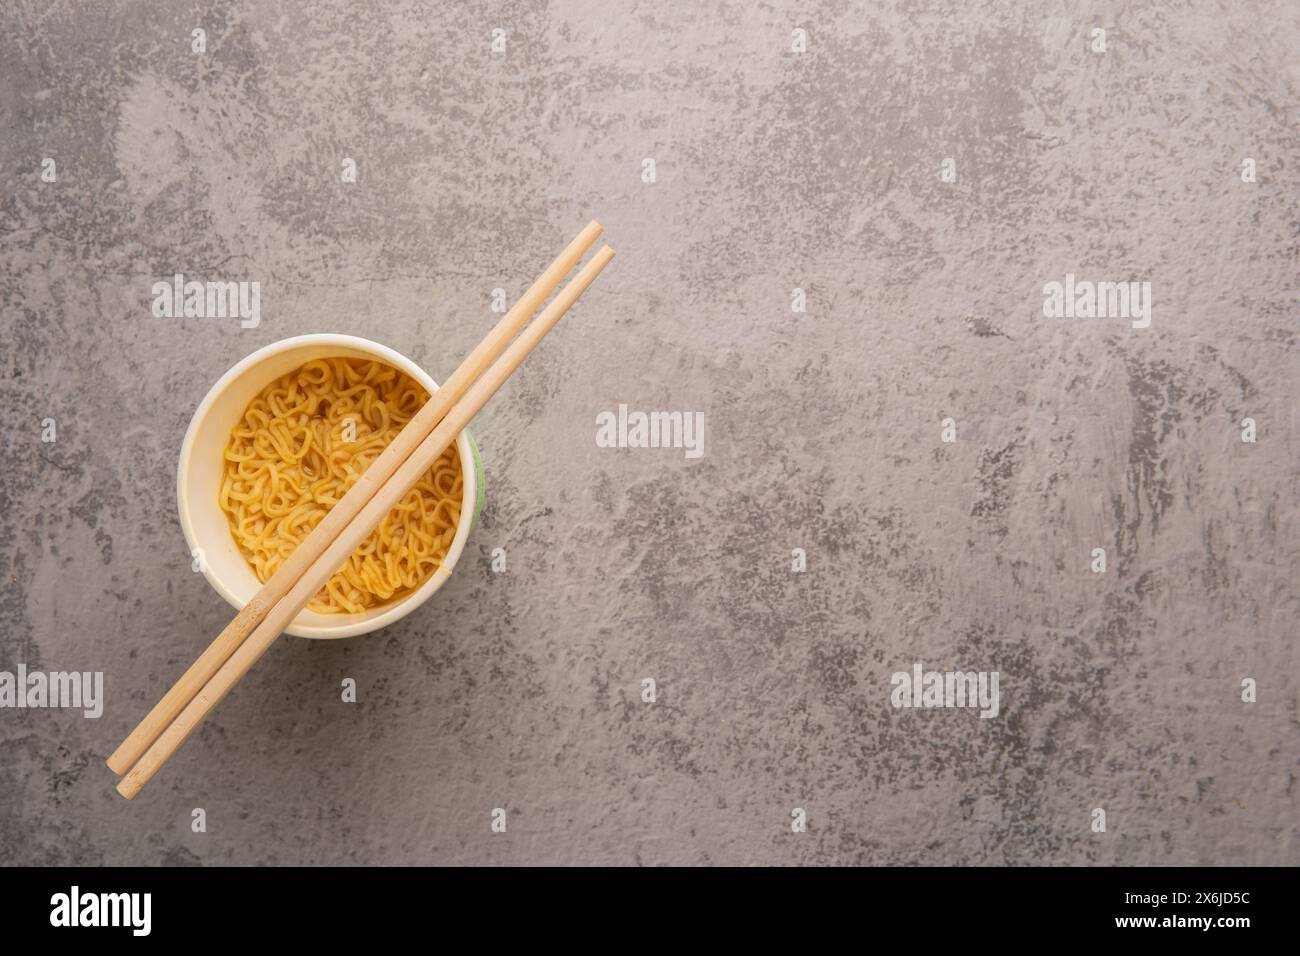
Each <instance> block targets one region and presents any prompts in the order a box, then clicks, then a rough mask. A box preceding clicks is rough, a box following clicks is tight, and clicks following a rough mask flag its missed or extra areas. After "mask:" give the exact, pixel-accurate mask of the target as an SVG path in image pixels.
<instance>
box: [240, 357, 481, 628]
mask: <svg viewBox="0 0 1300 956" xmlns="http://www.w3.org/2000/svg"><path fill="white" fill-rule="evenodd" d="M428 397H429V396H428V393H427V392H426V391H425V390H424V388H423V387H421V385H420V384H419V383H418V382H416V381H415V380H414V379H412V378H411V377H410V376H408V375H405V374H403V373H402V372H399V371H398V370H397V369H395V368H393V367H392V366H391V365H385V364H383V363H382V362H374V361H369V360H364V359H350V358H331V359H317V360H316V361H313V362H308V363H307V364H306V365H304V366H302V367H301V368H299V369H298V370H296V371H293V372H290V373H288V374H287V375H282V376H281V377H280V378H278V379H276V380H275V381H274V382H272V383H271V384H270V385H268V386H267V387H266V388H264V389H262V391H261V392H260V393H259V394H258V395H257V397H256V398H254V399H253V400H252V402H250V403H249V405H248V408H247V409H246V410H245V412H244V415H243V418H241V419H240V421H239V423H238V424H236V425H235V427H234V429H233V430H232V431H231V433H230V441H229V443H228V444H227V446H226V451H225V461H224V463H223V474H222V481H221V492H220V496H219V501H220V504H221V509H222V511H224V512H225V513H226V518H227V519H228V520H229V522H230V533H231V535H232V536H233V537H234V539H235V543H236V544H237V545H238V546H239V550H240V552H241V553H242V554H243V555H244V557H245V558H246V559H247V561H248V563H249V564H250V565H251V566H252V568H253V570H254V571H255V572H256V574H257V577H258V579H259V580H261V581H267V580H268V579H269V578H270V577H271V575H272V574H274V573H275V571H276V569H277V568H278V567H279V566H280V564H281V562H283V561H284V560H285V558H287V557H288V556H289V555H290V554H291V553H292V552H293V549H294V548H296V547H297V546H298V545H299V543H300V542H301V541H302V540H303V539H304V538H305V537H306V536H307V534H308V533H309V532H310V531H311V530H312V528H314V527H316V525H317V524H318V523H319V522H320V520H321V519H322V518H323V517H325V514H326V512H328V511H329V509H330V508H331V507H333V506H334V505H335V504H337V503H338V501H339V500H340V499H341V498H342V497H343V495H344V494H345V493H346V492H347V490H348V489H349V488H351V487H352V485H353V484H355V483H356V480H357V478H359V477H360V475H361V473H362V472H363V471H365V470H366V468H367V467H368V466H369V465H370V463H371V462H372V461H374V459H375V458H376V457H378V455H379V453H380V452H381V451H383V450H384V448H385V447H386V446H387V445H388V443H389V442H391V441H392V440H393V439H394V438H395V437H396V436H397V433H398V432H399V431H401V429H402V426H403V425H405V424H406V422H407V421H408V420H409V419H410V418H411V416H412V415H414V414H415V413H416V412H417V411H418V410H419V409H420V407H421V406H422V405H423V404H424V403H425V401H427V400H428ZM348 439H353V440H351V441H349V440H348ZM461 491H462V475H461V468H460V455H459V453H458V452H457V450H456V445H455V444H452V445H451V446H450V447H449V448H448V449H447V450H446V451H444V452H443V453H442V455H441V456H440V457H439V458H438V461H437V462H436V463H435V464H434V466H433V467H432V468H431V469H429V471H428V472H427V473H426V474H425V475H424V476H423V477H422V478H421V479H420V481H419V483H418V484H416V486H415V487H414V488H412V489H411V490H410V491H409V492H408V493H407V494H406V496H405V497H403V498H402V500H401V501H400V502H398V503H397V505H395V506H394V507H393V510H392V511H390V512H389V513H388V515H387V516H386V517H385V518H384V520H383V521H382V522H381V523H380V525H379V527H378V528H376V529H375V530H374V531H373V532H371V534H370V535H369V536H368V537H367V538H366V540H365V541H363V542H362V544H361V546H360V547H359V548H357V550H356V551H355V552H353V554H352V557H350V558H349V559H348V561H347V563H346V564H345V565H344V566H343V567H342V568H340V569H339V571H338V572H337V573H336V574H335V575H334V576H333V577H331V578H330V579H329V582H328V583H327V584H326V585H325V587H324V588H322V589H321V591H320V592H319V593H318V594H317V595H316V596H315V597H314V598H313V599H312V600H311V602H310V603H309V604H308V605H307V607H308V609H309V610H312V611H319V612H322V613H326V614H330V613H334V614H349V613H356V612H358V611H364V610H367V609H368V608H373V607H378V606H379V605H381V604H386V603H388V602H389V601H392V600H394V599H397V598H401V597H403V596H405V595H406V594H409V593H410V592H412V591H414V590H415V589H416V588H418V587H419V586H420V585H422V584H423V583H424V582H425V581H427V580H428V579H429V577H430V576H431V575H432V574H433V573H434V571H436V570H437V569H438V568H439V567H440V566H441V565H442V561H443V559H444V558H445V557H446V556H447V549H448V548H450V547H451V542H452V539H453V538H455V536H456V524H457V522H458V520H459V519H460V504H461Z"/></svg>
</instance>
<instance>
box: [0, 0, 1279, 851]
mask: <svg viewBox="0 0 1300 956" xmlns="http://www.w3.org/2000/svg"><path fill="white" fill-rule="evenodd" d="M360 10H361V6H360V5H356V4H352V3H348V2H345V0H321V2H318V0H310V2H288V3H280V2H276V3H271V2H249V3H238V2H226V3H214V4H188V3H181V4H171V5H167V4H160V5H157V6H152V5H149V4H144V3H134V2H128V0H104V2H100V3H94V4H77V3H70V2H54V0H11V2H8V3H6V4H5V5H4V7H3V10H2V11H0V26H2V27H3V29H0V80H2V81H3V82H0V120H2V122H3V128H4V135H3V138H2V139H0V169H3V173H4V186H5V188H4V191H3V194H2V195H0V229H2V230H3V246H2V248H0V316H2V318H3V354H2V355H0V399H2V407H3V423H4V424H3V451H4V458H3V466H2V467H3V473H2V475H0V478H2V480H0V535H2V538H0V591H2V594H0V670H9V671H12V670H14V669H15V668H16V667H17V665H18V664H20V663H22V664H25V665H26V666H28V667H29V668H38V667H39V668H45V669H49V670H73V669H75V670H85V671H103V672H104V674H105V680H106V687H107V690H106V694H107V704H106V708H105V712H104V715H103V716H102V717H101V718H100V719H98V720H91V719H84V718H82V717H81V716H80V715H79V714H75V713H73V712H71V711H68V710H48V709H47V710H17V709H4V710H0V863H6V864H13V863H40V864H53V863H73V862H77V863H106V864H109V863H114V864H115V863H166V864H288V863H310V864H342V863H367V864H371V863H399V864H417V863H451V864H468V863H506V864H530V863H592V864H637V863H640V864H910V863H931V864H1004V863H1015V864H1063V863H1072V864H1159V863H1166V864H1189V865H1190V864H1270V865H1277V864H1292V865H1294V864H1296V863H1298V862H1300V844H1298V843H1297V832H1296V831H1297V819H1298V814H1297V788H1296V786H1295V778H1296V772H1297V757H1298V756H1300V747H1298V746H1297V744H1298V742H1300V736H1298V734H1297V731H1298V730H1300V726H1298V724H1297V720H1298V716H1300V715H1298V693H1300V690H1298V688H1297V680H1296V674H1297V671H1296V660H1295V654H1294V650H1293V647H1294V641H1295V634H1296V630H1295V627H1296V626H1295V622H1296V619H1297V613H1298V612H1300V600H1298V599H1297V587H1296V581H1295V569H1296V566H1297V563H1298V559H1300V544H1298V538H1297V533H1296V532H1297V528H1296V520H1297V511H1296V500H1297V490H1300V489H1298V483H1297V479H1296V467H1295V466H1296V461H1297V446H1296V426H1297V416H1296V410H1295V409H1296V406H1295V385H1296V380H1297V347H1296V346H1297V341H1296V308H1295V292H1296V289H1295V266H1296V232H1297V230H1296V214H1295V210H1296V207H1295V198H1296V167H1295V161H1296V155H1297V154H1296V145H1297V143H1296V136H1295V128H1296V127H1295V123H1296V105H1297V102H1298V100H1297V76H1296V69H1295V63H1296V61H1295V50H1296V49H1297V46H1298V45H1300V22H1298V14H1297V8H1296V6H1295V4H1293V3H1260V2H1246V3H1237V4H1211V3H1190V4H1170V3H1156V4H1147V3H1128V2H1102V3H1098V4H1093V5H1080V4H1068V3H1046V4H1044V3H1023V4H1021V3H1013V2H1007V0H1003V2H996V3H985V4H971V5H966V4H954V3H942V2H895V3H885V4H875V5H870V6H868V5H858V4H848V3H842V2H828V3H823V4H820V5H818V4H802V3H801V4H793V3H785V2H773V3H763V4H756V5H748V4H741V3H716V2H714V3H703V4H693V3H692V4H649V3H635V4H633V3H628V4H619V3H613V4H606V3H596V2H577V0H556V2H552V3H540V2H507V3H504V4H498V3H481V2H472V3H463V4H462V3H455V4H452V3H446V4H440V5H436V6H434V5H429V6H425V5H421V4H416V3H399V4H382V3H381V4H375V5H373V7H372V6H371V5H366V9H365V12H359V11H360ZM1095 27H1101V28H1104V29H1105V30H1106V35H1105V39H1106V49H1105V51H1104V52H1095V51H1094V50H1093V49H1092V46H1093V44H1094V40H1093V38H1092V30H1093V29H1094V28H1095ZM194 28H202V29H204V30H205V31H206V37H207V49H206V52H205V53H203V54H197V53H195V52H193V51H192V49H191V31H192V30H193V29H194ZM496 28H500V29H504V30H505V31H507V32H506V49H505V51H504V52H502V53H494V52H493V50H492V49H491V43H492V35H493V33H492V31H493V30H494V29H496ZM795 28H803V29H806V30H807V33H808V49H807V52H806V53H802V54H800V53H795V52H792V50H791V44H792V30H793V29H795ZM348 157H351V158H353V159H354V160H355V161H356V163H357V169H358V176H357V181H356V182H355V183H345V182H342V178H341V173H340V170H341V166H342V162H343V160H344V159H345V158H348ZM46 158H51V159H53V160H54V161H55V172H56V176H57V180H56V181H55V182H45V181H43V180H42V178H41V172H42V168H43V165H42V163H43V160H44V159H46ZM646 158H653V159H654V160H655V167H656V173H657V178H656V181H655V182H653V183H647V182H644V181H643V178H642V170H643V160H644V159H646ZM947 158H952V159H953V160H954V161H955V172H956V179H955V181H953V182H945V181H944V180H943V178H942V176H941V171H942V168H943V163H944V160H945V159H947ZM1246 158H1250V159H1253V160H1254V161H1255V165H1256V177H1255V180H1256V181H1255V182H1243V180H1242V169H1243V165H1242V164H1243V161H1244V160H1245V159H1246ZM593 216H595V217H599V218H600V219H601V220H602V221H603V222H604V223H605V225H606V227H607V232H608V238H609V241H610V242H611V244H612V245H614V246H615V247H616V248H617V250H618V252H619V258H618V259H617V260H616V261H615V263H614V265H613V266H612V267H611V269H610V270H607V272H606V274H605V276H604V277H602V279H601V280H600V281H599V283H598V284H597V286H596V287H595V288H593V290H592V291H591V292H590V294H589V295H588V296H587V297H586V298H585V299H584V301H583V303H582V305H581V306H580V307H579V308H578V309H577V310H576V311H575V312H574V313H573V314H572V315H571V316H570V317H569V318H568V319H566V320H565V322H564V324H562V325H561V327H560V328H559V329H558V330H557V331H556V333H555V334H554V335H553V336H552V337H551V339H550V340H548V342H547V343H546V344H545V346H544V348H543V349H542V350H541V352H540V353H539V354H537V355H536V356H535V357H534V358H533V359H532V360H530V362H529V363H528V364H527V366H526V367H525V368H524V369H523V370H522V371H521V372H520V374H519V375H518V377H517V378H516V379H515V380H513V381H512V382H511V383H510V384H509V385H508V387H507V388H506V389H505V390H504V391H503V392H502V394H501V395H499V396H498V397H497V399H496V400H495V401H494V402H493V403H492V404H491V405H490V407H489V408H488V409H486V410H485V411H484V413H483V414H482V415H481V417H480V418H479V419H478V420H477V422H476V426H475V427H476V433H477V435H478V437H479V439H480V440H481V443H482V446H483V450H484V455H485V460H486V467H487V475H488V482H489V488H488V499H487V500H488V504H487V510H486V513H485V515H484V520H483V521H482V523H481V524H480V526H479V528H478V530H477V531H476V533H475V536H474V538H473V539H472V541H471V546H470V549H469V551H468V552H467V554H466V559H465V561H464V564H463V566H462V567H460V568H459V569H458V571H457V572H456V574H455V575H454V577H453V580H452V582H451V583H450V584H449V586H448V587H447V588H446V589H445V590H443V591H442V592H441V593H440V595H439V596H438V597H437V598H436V599H435V600H434V601H433V602H431V603H430V604H429V605H427V606H426V607H425V608H423V609H422V610H421V611H420V612H419V613H417V614H416V615H414V616H412V617H410V618H408V619H407V620H406V621H404V622H403V623H402V624H400V625H399V626H394V627H391V628H389V629H387V630H385V631H382V632H379V633H377V634H374V635H371V636H369V637H365V638H358V639H353V640H348V641H344V642H339V643H319V642H311V641H306V640H300V639H296V638H284V639H282V640H281V641H280V642H279V643H278V644H277V645H276V646H275V647H274V648H273V649H272V651H271V652H270V653H269V654H268V655H267V657H266V658H264V659H263V661H262V662H260V663H259V664H258V666H257V667H256V668H255V670H254V671H253V672H252V674H250V675H249V677H248V678H247V679H246V680H245V681H244V682H243V683H242V684H241V685H240V686H239V687H238V688H237V690H236V691H235V692H234V693H233V694H232V695H231V697H230V698H228V699H227V700H226V701H225V702H224V703H223V704H222V705H221V706H220V708H219V709H218V711H217V712H216V713H215V714H214V716H213V717H212V718H211V719H210V720H209V721H208V722H207V723H206V725H204V726H203V727H202V729H201V730H200V731H199V732H198V733H197V734H196V735H195V737H194V738H193V739H191V740H190V741H189V743H188V744H187V745H186V746H185V748H184V749H183V751H182V752H181V754H180V755H179V756H178V757H177V759H176V760H174V761H173V763H172V764H171V765H169V766H168V767H167V768H166V769H165V771H164V772H163V774H162V775H160V776H159V778H158V779H157V780H156V781H155V782H154V783H153V784H152V785H151V786H150V787H149V789H147V790H146V792H145V793H144V794H143V795H142V796H141V798H140V799H139V800H138V801H136V802H135V803H131V804H128V803H126V802H125V801H123V800H121V799H120V798H119V797H118V796H117V795H116V794H115V793H114V791H113V783H114V780H113V778H112V776H111V774H110V773H109V772H108V771H107V770H106V768H105V767H104V766H103V763H102V761H103V758H104V757H105V755H107V754H108V753H109V752H110V751H111V750H112V749H113V747H114V746H116V744H117V743H118V742H119V741H120V740H121V738H122V737H123V735H124V734H125V733H126V732H127V731H128V730H129V729H130V728H131V726H133V724H134V722H135V721H136V720H138V719H139V718H140V717H141V716H142V715H143V713H144V712H145V711H146V710H147V709H148V707H149V706H150V705H151V704H152V703H153V702H154V701H155V700H156V699H157V697H158V696H159V695H160V694H161V692H162V691H163V690H164V689H165V687H166V686H168V684H169V682H170V681H172V680H173V679H174V678H175V677H176V676H177V675H178V674H179V672H180V671H181V670H182V669H183V667H184V666H185V665H186V664H187V663H188V662H189V661H190V660H192V659H193V657H194V656H195V655H196V653H197V652H198V650H199V649H200V648H201V647H202V646H204V645H205V644H206V642H207V641H208V640H209V639H210V638H211V637H212V636H213V635H214V634H215V633H216V632H217V631H218V630H219V629H220V628H221V626H222V625H223V624H224V623H225V622H226V621H227V619H228V617H229V614H230V611H229V609H228V608H227V606H226V605H225V604H224V602H223V601H222V600H221V599H220V598H219V597H218V596H217V595H216V594H215V593H214V592H213V591H212V590H211V589H210V588H209V586H208V585H207V584H206V583H205V581H204V579H203V578H202V576H200V575H197V574H194V573H192V572H191V570H190V566H189V556H188V555H187V553H186V551H185V546H184V541H183V539H182V536H181V532H180V528H179V525H178V521H177V517H176V510H175V503H174V498H173V475H174V470H175V466H176V459H177V453H178V450H179V446H180V442H181V439H182V436H183V433H184V429H185V426H186V423H187V422H188V420H189V417H190V415H191V413H192V412H193V410H194V407H195V405H196V403H197V402H198V400H199V399H200V398H201V396H202V395H203V394H204V392H205V391H206V390H207V389H208V387H209V386H210V385H211V384H212V382H213V381H214V380H215V379H216V378H217V377H218V376H219V375H221V373H222V372H224V371H225V370H226V369H227V368H228V367H229V366H230V365H231V364H233V363H234V362H235V361H237V360H238V359H239V358H241V357H242V356H244V355H245V354H247V353H248V352H250V351H252V350H254V349H256V348H258V347H260V346H262V345H264V344H266V343H269V342H272V341H275V340H277V339H280V338H283V337H286V336H290V335H295V334H300V333H306V332H314V331H339V332H348V333H355V334H360V335H364V336H367V337H370V338H373V339H376V340H378V341H381V342H384V343H386V344H388V345H391V346H393V347H395V348H397V349H399V350H401V351H404V352H405V353H407V354H409V355H411V356H412V357H413V358H415V359H416V360H417V361H419V362H421V363H422V364H423V365H424V366H425V367H426V368H428V369H429V370H430V372H431V373H432V374H433V375H434V376H435V377H444V376H445V375H446V374H447V372H448V370H449V369H451V368H452V367H454V365H455V363H456V362H457V361H458V359H459V357H460V356H462V355H463V354H464V353H465V352H466V351H467V350H468V349H469V348H470V347H471V346H472V344H473V343H474V342H476V341H477V340H478V338H479V337H480V336H481V335H482V334H484V332H485V331H486V330H487V329H488V328H489V327H490V325H491V324H492V322H493V321H494V318H495V316H494V315H493V313H492V312H491V311H490V301H491V295H492V290H493V289H494V288H497V287H501V288H504V289H505V290H506V291H507V292H508V293H509V294H510V295H511V296H512V297H513V296H514V295H517V294H518V293H519V292H520V291H521V290H522V289H523V287H524V286H525V285H526V283H527V282H528V281H530V280H531V278H532V277H533V276H534V275H536V273H537V272H538V271H539V270H540V269H541V267H542V266H543V265H544V264H545V262H546V261H548V259H549V258H550V257H551V256H552V255H554V254H555V252H556V251H557V250H558V249H559V248H560V247H561V246H562V245H563V244H564V243H565V242H566V241H567V240H568V238H569V237H570V236H572V235H573V234H574V233H575V232H576V231H577V229H578V228H579V227H580V226H581V224H582V223H583V222H585V221H586V220H587V219H588V218H590V217H593ZM176 271H181V272H184V273H185V274H186V275H187V276H189V277H192V278H198V279H201V280H206V279H222V280H249V281H258V282H260V283H261V289H262V321H261V324H260V326H259V327H257V328H255V329H248V330H241V329H240V328H239V327H238V323H236V322H234V321H231V320H223V319H193V318H191V319H185V318H180V319H165V318H164V319H159V318H155V317H153V316H152V315H151V313H150V302H151V295H150V286H151V284H152V283H153V282H154V281H155V280H157V279H162V278H166V277H169V276H171V275H172V274H173V273H174V272H176ZM1067 273H1073V274H1075V275H1077V276H1078V277H1080V278H1087V279H1091V280H1110V281H1127V280H1135V281H1137V280H1145V281H1150V282H1151V284H1152V301H1153V306H1154V308H1153V313H1152V323H1151V327H1150V328H1148V329H1144V330H1142V329H1134V328H1132V327H1131V324H1130V323H1129V322H1128V321H1125V320H1123V319H1095V320H1070V319H1049V318H1045V317H1044V316H1043V301H1044V295H1043V291H1042V290H1043V286H1044V284H1045V283H1048V282H1052V281H1064V277H1065V275H1066V274H1067ZM795 288H802V289H804V290H805V291H806V296H807V311H806V313H803V314H797V313H794V312H792V309H791V301H792V299H791V297H792V290H794V289H795ZM621 402H622V403H627V404H628V405H629V406H630V407H631V408H633V409H642V410H662V411H671V410H682V411H700V412H703V413H704V415H705V421H706V445H705V454H704V456H703V457H702V458H700V459H698V460H688V459H686V458H685V456H684V455H683V454H682V453H681V452H680V451H676V450H668V449H646V450H617V449H602V448H597V447H596V443H595V432H596V428H595V417H596V415H597V414H598V413H599V412H601V411H605V410H615V409H617V407H618V405H619V403H621ZM1247 417H1249V418H1253V419H1254V420H1255V421H1256V423H1257V428H1258V440H1257V441H1256V442H1255V443H1253V444H1250V443H1244V442H1242V441H1241V437H1240V436H1241V421H1242V419H1244V418H1247ZM47 418H52V419H54V420H55V422H56V427H57V433H56V434H57V440H56V441H55V442H53V443H44V442H42V441H41V431H42V424H41V423H42V421H43V420H44V419H47ZM945 418H952V419H953V420H954V421H955V427H956V432H957V440H956V441H955V442H952V443H945V442H943V441H941V434H940V429H941V422H942V420H943V419H945ZM496 547H502V548H505V549H506V551H507V560H508V564H507V570H506V572H505V573H503V574H494V573H492V572H491V570H490V568H489V555H490V554H491V552H492V549H493V548H496ZM1098 547H1100V548H1104V549H1106V552H1107V570H1106V572H1105V573H1104V574H1095V573H1093V572H1092V571H1091V570H1090V567H1089V564H1090V561H1091V553H1092V549H1094V548H1098ZM795 548H802V549H804V550H805V551H806V554H807V562H808V568H807V571H806V572H805V573H802V574H799V573H794V572H792V570H791V561H792V550H793V549H795ZM917 662H920V663H923V664H924V665H925V666H926V667H927V668H933V669H943V668H950V669H954V668H955V669H961V670H977V671H997V672H998V673H999V674H1000V677H1001V708H1000V713H999V715H998V716H997V717H996V718H991V719H980V718H979V717H978V716H977V715H976V714H974V713H972V712H970V711H950V710H910V709H895V708H894V707H892V706H891V703H890V689H891V688H890V678H891V674H893V673H894V672H895V671H910V670H911V668H912V666H913V664H915V663H917ZM345 677H352V678H354V679H355V680H356V681H357V683H358V688H359V695H360V698H359V701H358V702H357V703H356V704H355V705H350V704H345V703H343V702H342V701H341V699H340V692H339V687H340V682H341V681H342V679H343V678H345ZM645 678H652V679H654V680H655V681H656V684H657V699H656V700H655V702H654V703H645V702H643V701H642V699H641V681H642V680H643V679H645ZM1245 678H1253V679H1255V680H1256V681H1257V685H1258V699H1257V702H1255V703H1244V702H1243V701H1242V699H1241V694H1242V680H1243V679H1245ZM196 807H202V808H204V809H205V811H206V814H207V832H206V833H194V832H192V830H191V825H190V821H191V811H192V810H193V809H194V808H196ZM498 807H499V808H503V809H505V810H506V813H507V816H506V820H507V829H506V832H505V833H493V832H491V827H490V823H491V814H492V811H493V809H494V808H498ZM795 808H802V809H803V810H804V811H806V814H807V822H808V826H807V831H806V832H802V833H799V832H794V831H793V829H792V816H791V812H792V810H794V809H795ZM1096 808H1101V809H1104V810H1105V811H1106V814H1107V817H1106V821H1107V826H1106V831H1105V832H1094V831H1093V829H1092V827H1091V823H1092V812H1093V810H1094V809H1096Z"/></svg>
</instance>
